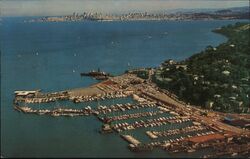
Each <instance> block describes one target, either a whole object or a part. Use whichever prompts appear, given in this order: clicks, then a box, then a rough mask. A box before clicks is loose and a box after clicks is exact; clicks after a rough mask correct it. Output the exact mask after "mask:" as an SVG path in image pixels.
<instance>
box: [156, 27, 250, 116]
mask: <svg viewBox="0 0 250 159" xmlns="http://www.w3.org/2000/svg"><path fill="white" fill-rule="evenodd" d="M214 32H216V33H219V34H222V35H224V36H226V37H228V41H227V42H226V43H222V44H220V45H219V46H218V47H216V48H213V47H212V46H208V47H207V48H206V49H205V50H204V51H202V52H200V53H198V54H195V55H193V56H191V57H190V58H188V59H186V60H184V61H181V62H175V61H173V60H167V61H165V62H164V63H162V64H161V67H159V68H157V69H156V72H155V75H154V77H153V81H154V82H155V83H156V84H157V85H158V86H159V87H161V88H164V89H167V90H169V91H170V92H173V93H174V94H176V95H177V96H178V97H179V98H180V99H181V100H183V101H185V102H188V103H191V104H194V105H201V106H202V107H204V108H207V109H213V110H216V111H222V112H237V113H249V112H250V108H249V107H250V97H249V96H250V41H249V36H250V24H247V23H236V24H235V25H228V26H226V27H222V28H219V29H216V30H214Z"/></svg>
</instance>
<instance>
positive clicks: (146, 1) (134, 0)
mask: <svg viewBox="0 0 250 159" xmlns="http://www.w3.org/2000/svg"><path fill="white" fill-rule="evenodd" d="M248 5H249V1H248V0H0V15H1V16H40V15H43V16H46V15H65V14H72V13H73V12H79V13H82V12H84V11H92V12H102V13H124V12H130V11H147V12H155V11H169V10H172V9H179V8H185V9H190V8H228V7H241V6H248Z"/></svg>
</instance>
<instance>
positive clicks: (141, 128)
mask: <svg viewBox="0 0 250 159" xmlns="http://www.w3.org/2000/svg"><path fill="white" fill-rule="evenodd" d="M128 98H129V100H128ZM117 99H124V102H123V103H115V101H114V100H117ZM106 100H110V101H113V102H111V103H112V104H103V103H102V102H105V101H106ZM66 101H67V102H66ZM127 101H128V102H127ZM59 102H60V104H58V103H59ZM93 102H95V103H96V105H94V106H93V105H90V103H93ZM100 103H102V104H100ZM37 104H38V105H39V107H38V106H36V105H37ZM46 104H50V105H53V104H54V107H53V108H44V107H45V105H46ZM64 104H65V105H64ZM66 104H70V107H68V106H67V105H66ZM13 105H14V109H16V110H18V111H20V112H23V113H27V114H37V115H49V116H53V117H60V116H61V117H63V116H65V117H75V116H94V117H96V118H97V119H98V120H99V121H100V122H102V127H100V132H101V133H102V134H103V135H105V134H106V133H117V134H118V135H119V136H120V137H121V138H122V139H124V140H125V141H126V142H128V148H129V149H130V150H131V151H134V152H140V151H152V150H153V149H155V148H160V149H162V150H164V151H167V152H169V153H176V152H188V153H192V152H195V151H197V150H199V149H204V148H213V147H214V146H215V145H220V146H222V147H224V149H225V151H226V152H224V151H222V150H218V151H216V154H206V156H204V157H209V156H223V155H232V156H233V155H235V154H236V153H241V154H248V153H249V151H250V148H249V147H250V145H249V142H247V143H245V140H248V141H249V135H250V131H249V129H242V128H239V127H235V126H232V125H228V124H226V123H224V122H223V119H224V117H225V115H224V114H223V113H216V112H214V111H208V110H207V111H206V113H204V110H202V109H199V108H198V107H195V106H192V105H188V104H185V103H184V102H182V101H179V100H178V98H175V97H174V95H171V94H170V93H169V92H166V91H164V90H161V89H159V88H158V87H156V86H155V85H154V84H153V83H151V82H150V81H149V80H143V79H141V78H139V77H137V76H135V75H133V74H130V73H125V74H123V75H121V76H116V77H109V78H108V79H107V80H104V81H102V82H100V83H97V84H94V85H91V86H90V87H87V88H78V89H72V90H65V91H61V92H54V93H42V92H41V91H40V90H36V91H16V92H15V99H14V101H13ZM43 105H44V106H43ZM41 107H42V108H41ZM244 118H248V119H249V115H246V116H244ZM138 134H140V135H138ZM234 141H235V142H234ZM236 141H237V142H236ZM236 144H239V145H240V146H242V147H243V148H242V150H241V151H239V149H232V147H233V146H235V145H236ZM227 145H230V146H227Z"/></svg>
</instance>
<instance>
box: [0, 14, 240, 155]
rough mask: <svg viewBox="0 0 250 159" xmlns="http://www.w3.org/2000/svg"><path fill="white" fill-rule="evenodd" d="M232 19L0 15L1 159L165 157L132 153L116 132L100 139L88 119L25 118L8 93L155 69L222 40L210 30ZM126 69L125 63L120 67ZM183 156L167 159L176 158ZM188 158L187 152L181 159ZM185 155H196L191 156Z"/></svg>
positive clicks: (96, 127)
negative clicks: (32, 19)
mask: <svg viewBox="0 0 250 159" xmlns="http://www.w3.org/2000/svg"><path fill="white" fill-rule="evenodd" d="M235 22H236V21H182V22H177V21H176V22H175V21H171V22H168V21H139V22H135V21H134V22H89V21H88V22H72V23H23V18H20V17H19V18H3V20H2V21H1V22H0V29H1V30H0V44H1V47H0V48H1V155H3V156H5V157H55V156H56V157H169V156H170V157H173V155H172V154H168V153H167V152H164V151H161V150H154V151H153V152H150V153H139V154H137V153H133V152H130V151H129V150H128V149H127V145H128V143H126V142H125V141H123V140H122V139H121V138H120V137H119V135H117V134H108V135H103V134H99V133H98V130H99V129H100V127H101V123H100V122H99V121H98V120H97V119H96V118H94V117H92V116H91V117H76V118H66V117H58V118H53V117H48V116H36V115H25V114H22V113H19V112H17V111H15V110H14V109H13V108H12V99H13V91H15V90H23V89H24V90H33V89H42V90H43V91H45V92H46V91H57V90H64V89H69V88H77V87H85V86H88V85H90V84H93V83H96V82H97V81H95V80H93V79H90V78H81V77H80V75H79V73H80V72H86V71H89V70H93V69H97V68H99V67H100V68H101V69H102V70H105V71H107V72H110V73H112V74H116V75H118V74H122V73H123V72H124V71H125V70H126V69H128V68H135V67H156V66H158V65H159V64H160V63H161V62H163V61H164V60H165V59H168V58H172V59H175V60H182V59H185V58H187V57H189V56H190V55H192V54H194V53H197V52H199V51H201V50H202V49H204V48H205V47H206V46H207V45H212V46H216V45H218V44H219V43H222V42H225V41H226V38H225V37H223V36H221V35H218V34H215V33H212V32H211V30H212V29H215V28H217V27H221V26H223V25H227V24H232V23H235ZM128 63H129V64H130V66H129V65H128ZM183 155H185V156H186V157H188V156H187V155H186V154H175V155H174V156H183ZM189 155H190V154H189ZM191 156H199V153H198V152H197V153H193V154H191Z"/></svg>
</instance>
